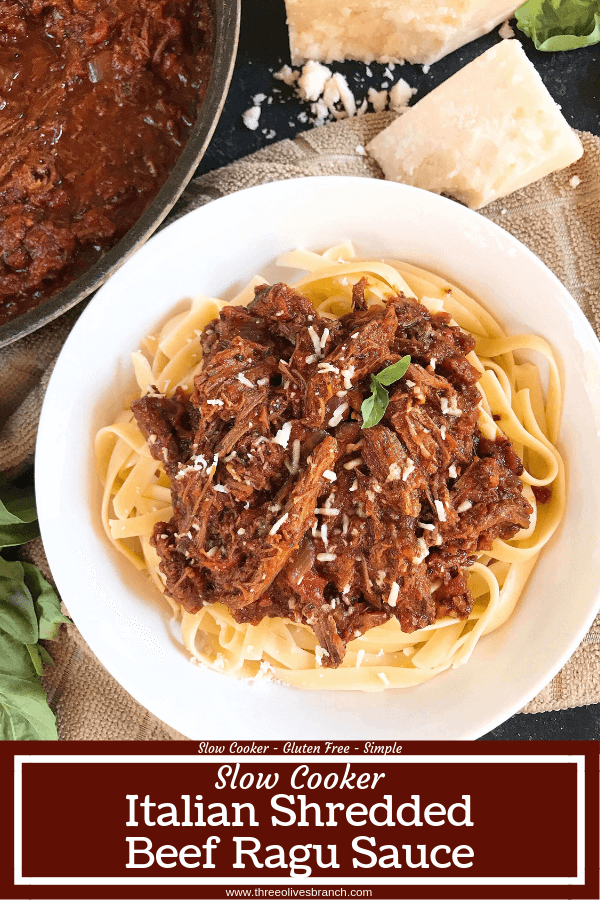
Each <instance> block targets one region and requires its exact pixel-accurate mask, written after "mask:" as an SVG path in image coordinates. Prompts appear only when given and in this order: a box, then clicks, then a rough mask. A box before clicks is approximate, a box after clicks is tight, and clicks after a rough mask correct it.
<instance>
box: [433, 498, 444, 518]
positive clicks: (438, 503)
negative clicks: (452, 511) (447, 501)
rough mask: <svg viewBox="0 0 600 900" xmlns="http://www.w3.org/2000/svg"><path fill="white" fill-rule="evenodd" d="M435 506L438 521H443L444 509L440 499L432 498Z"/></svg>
mask: <svg viewBox="0 0 600 900" xmlns="http://www.w3.org/2000/svg"><path fill="white" fill-rule="evenodd" d="M433 502H434V504H435V508H436V511H437V514H438V519H439V520H440V522H445V521H446V519H447V516H446V510H445V509H444V504H443V503H442V501H441V500H434V501H433Z"/></svg>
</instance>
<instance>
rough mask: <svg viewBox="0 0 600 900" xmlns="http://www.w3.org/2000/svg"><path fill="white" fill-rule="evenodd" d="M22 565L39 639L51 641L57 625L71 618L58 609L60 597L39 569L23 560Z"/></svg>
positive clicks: (65, 622)
mask: <svg viewBox="0 0 600 900" xmlns="http://www.w3.org/2000/svg"><path fill="white" fill-rule="evenodd" d="M22 566H23V570H24V575H25V579H24V580H25V585H26V586H27V588H29V591H30V592H31V595H32V597H33V602H34V605H35V611H36V613H37V617H38V622H39V636H40V640H43V641H53V640H54V638H55V637H56V632H57V631H58V627H59V625H62V624H63V623H64V624H66V625H70V624H71V620H70V619H69V618H67V616H63V614H62V612H61V611H60V597H59V596H58V594H57V593H56V591H55V590H54V588H53V587H52V585H51V584H50V583H49V582H48V581H46V579H45V578H44V576H43V575H42V573H41V572H40V570H39V569H38V568H36V566H32V565H31V563H26V562H24V563H22Z"/></svg>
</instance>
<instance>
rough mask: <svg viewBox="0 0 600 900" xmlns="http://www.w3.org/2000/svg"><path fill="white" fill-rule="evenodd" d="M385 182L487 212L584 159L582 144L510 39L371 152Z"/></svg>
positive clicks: (384, 135)
mask: <svg viewBox="0 0 600 900" xmlns="http://www.w3.org/2000/svg"><path fill="white" fill-rule="evenodd" d="M367 150H368V152H369V153H370V155H371V156H372V157H374V158H375V159H376V160H377V162H378V163H379V165H380V166H381V168H382V169H383V172H384V175H385V177H386V178H387V179H388V180H390V181H400V182H403V183H404V184H411V185H414V186H415V187H420V188H425V189H426V190H429V191H433V192H434V193H437V194H448V195H450V196H451V197H455V198H456V199H457V200H460V201H461V202H462V203H465V204H466V205H467V206H470V207H471V209H479V208H480V207H482V206H485V205H486V204H487V203H490V202H491V201H492V200H496V199H498V198H499V197H504V196H505V195H506V194H510V193H512V192H513V191H516V190H518V189H519V188H521V187H525V185H527V184H531V182H533V181H537V180H538V179H539V178H542V177H543V176H544V175H548V174H550V172H554V171H556V170H557V169H562V168H564V167H565V166H568V165H570V164H571V163H573V162H575V160H577V159H579V157H580V156H581V155H582V153H583V147H582V145H581V141H580V140H579V138H578V137H577V135H576V134H575V132H574V131H573V129H572V128H571V127H570V126H569V124H568V123H567V122H566V120H565V119H564V117H563V116H562V114H561V112H560V109H559V107H558V105H557V104H556V103H555V102H554V100H553V99H552V97H551V96H550V94H549V93H548V91H547V90H546V88H545V86H544V84H543V82H542V79H541V78H540V76H539V75H538V73H537V72H536V70H535V68H534V67H533V65H532V64H531V63H530V62H529V60H528V59H527V56H526V55H525V52H524V50H523V48H522V47H521V44H520V43H519V42H518V41H502V42H501V43H499V44H497V45H496V46H495V47H492V48H491V49H490V50H487V51H486V52H485V53H483V54H482V55H481V56H479V57H478V58H477V59H475V60H474V61H473V62H471V63H469V64H468V65H467V66H465V67H464V68H463V69H460V71H458V72H457V73H456V74H455V75H453V76H452V77H451V78H449V79H448V80H447V81H445V82H443V83H442V84H441V85H440V86H439V87H437V88H435V90H433V91H431V93H430V94H428V95H427V96H426V97H424V98H423V99H422V100H420V101H419V102H418V103H416V104H415V105H414V106H412V107H411V108H410V109H408V110H407V111H406V112H405V113H404V114H403V115H402V116H401V117H400V118H399V119H396V120H395V121H394V122H392V124H391V125H390V126H389V127H388V128H386V129H385V130H384V131H382V132H381V133H380V134H378V135H377V137H375V138H374V139H373V140H372V141H371V142H370V144H368V146H367Z"/></svg>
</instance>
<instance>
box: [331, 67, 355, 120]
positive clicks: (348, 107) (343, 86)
mask: <svg viewBox="0 0 600 900" xmlns="http://www.w3.org/2000/svg"><path fill="white" fill-rule="evenodd" d="M331 77H332V80H333V81H334V82H335V86H336V88H337V90H338V94H339V99H340V100H341V103H342V106H343V107H344V111H345V112H346V114H347V115H348V116H349V117H352V116H355V115H356V100H355V99H354V94H353V93H352V91H351V90H350V88H349V87H348V82H347V81H346V79H345V77H344V76H343V75H341V74H340V72H334V74H333V75H332V76H331Z"/></svg>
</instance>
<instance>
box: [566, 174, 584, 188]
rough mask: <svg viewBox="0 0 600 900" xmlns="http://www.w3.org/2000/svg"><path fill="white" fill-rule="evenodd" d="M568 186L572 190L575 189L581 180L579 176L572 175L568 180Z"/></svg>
mask: <svg viewBox="0 0 600 900" xmlns="http://www.w3.org/2000/svg"><path fill="white" fill-rule="evenodd" d="M569 184H570V185H571V187H572V188H576V187H578V186H579V185H580V184H581V178H580V177H579V175H573V177H572V178H571V179H570V180H569Z"/></svg>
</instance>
